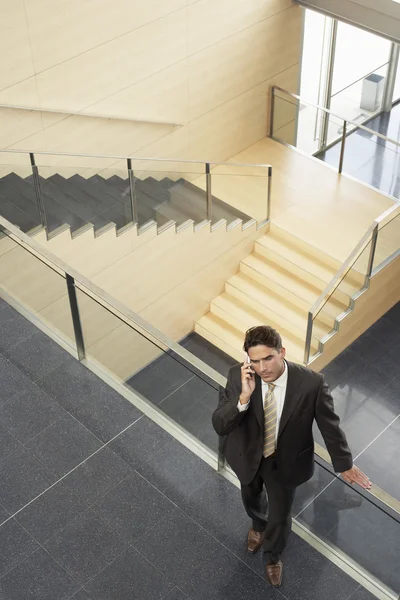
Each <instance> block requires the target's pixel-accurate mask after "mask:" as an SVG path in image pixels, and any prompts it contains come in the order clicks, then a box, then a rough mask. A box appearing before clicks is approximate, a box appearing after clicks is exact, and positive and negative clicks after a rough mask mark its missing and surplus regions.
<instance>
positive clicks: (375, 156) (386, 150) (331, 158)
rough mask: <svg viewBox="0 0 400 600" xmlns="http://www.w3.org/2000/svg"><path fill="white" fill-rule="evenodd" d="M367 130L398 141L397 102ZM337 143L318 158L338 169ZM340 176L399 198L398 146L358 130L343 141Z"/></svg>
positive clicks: (399, 166)
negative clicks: (344, 174)
mask: <svg viewBox="0 0 400 600" xmlns="http://www.w3.org/2000/svg"><path fill="white" fill-rule="evenodd" d="M365 125H366V127H368V128H370V129H372V130H373V131H377V132H378V133H381V134H383V135H385V136H387V137H389V138H391V139H394V140H400V103H397V104H395V105H394V107H393V108H392V110H391V111H390V113H383V114H381V115H378V116H377V117H374V118H372V119H370V120H369V121H368V122H367V123H365ZM339 155H340V143H337V144H335V145H334V146H332V147H331V148H329V149H328V150H326V151H325V152H321V153H320V154H318V155H317V156H318V158H320V159H321V160H323V161H324V162H327V163H328V164H330V165H332V166H334V167H336V168H337V167H338V165H339ZM343 173H346V174H347V175H351V176H353V177H355V178H356V179H359V180H360V181H363V182H364V183H368V184H369V185H372V186H373V187H375V188H377V189H378V190H381V191H382V192H385V193H387V194H390V195H391V196H394V197H395V198H398V199H400V147H399V146H396V145H394V144H392V143H390V142H385V141H384V140H382V139H381V138H379V137H377V136H376V135H373V134H369V133H367V132H366V131H363V130H360V129H358V130H357V131H355V132H354V133H351V134H350V135H349V136H348V137H347V138H346V144H345V153H344V161H343Z"/></svg>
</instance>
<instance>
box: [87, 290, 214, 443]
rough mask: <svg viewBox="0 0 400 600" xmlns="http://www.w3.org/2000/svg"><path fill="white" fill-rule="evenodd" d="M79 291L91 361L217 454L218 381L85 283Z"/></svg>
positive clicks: (89, 359)
mask: <svg viewBox="0 0 400 600" xmlns="http://www.w3.org/2000/svg"><path fill="white" fill-rule="evenodd" d="M77 296H78V305H79V311H80V318H81V323H82V330H83V338H84V344H85V354H86V359H87V360H88V361H89V363H91V364H93V365H95V366H97V367H99V368H101V370H102V371H103V372H105V373H107V374H108V375H109V376H110V377H111V378H112V379H114V380H116V381H117V382H118V383H120V384H122V385H123V386H124V387H125V388H126V389H127V390H130V391H134V392H135V393H136V394H138V395H139V396H141V397H142V399H143V401H144V402H146V403H147V404H149V405H150V406H151V407H152V408H154V409H155V410H157V411H158V412H159V413H161V414H162V415H163V416H166V417H168V419H169V420H171V421H172V422H173V423H175V424H178V425H179V426H180V427H181V428H182V430H183V431H186V432H188V433H189V434H191V436H193V438H195V439H196V440H198V441H200V442H202V443H203V444H204V445H205V446H206V447H207V448H208V449H210V450H212V451H213V452H215V453H216V452H217V446H218V440H217V436H216V434H215V432H214V430H213V428H212V424H211V415H212V412H213V410H214V409H215V408H216V406H217V404H218V390H219V387H218V384H216V383H214V382H213V381H211V380H209V379H208V378H207V377H206V376H204V375H202V374H201V373H200V372H199V371H197V370H196V369H195V368H194V367H193V366H191V365H190V364H189V363H187V362H186V361H185V360H184V359H182V358H180V357H179V356H177V355H176V354H175V353H174V352H172V351H171V350H169V348H168V347H167V346H165V345H163V344H162V343H161V342H159V341H156V340H155V339H153V338H152V337H151V336H150V334H149V333H147V332H145V331H144V330H141V329H140V328H139V327H137V326H134V325H133V324H130V323H129V322H128V321H127V319H123V318H121V317H119V316H117V314H115V313H112V312H110V311H109V310H108V308H107V305H106V304H102V303H100V301H98V300H97V299H95V298H94V297H93V296H92V295H91V294H90V293H89V292H88V291H85V290H84V289H83V288H82V287H81V286H79V289H78V290H77Z"/></svg>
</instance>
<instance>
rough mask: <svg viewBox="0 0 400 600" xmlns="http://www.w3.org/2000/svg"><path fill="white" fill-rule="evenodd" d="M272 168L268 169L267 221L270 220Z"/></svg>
mask: <svg viewBox="0 0 400 600" xmlns="http://www.w3.org/2000/svg"><path fill="white" fill-rule="evenodd" d="M271 188H272V167H268V191H267V221H270V220H271Z"/></svg>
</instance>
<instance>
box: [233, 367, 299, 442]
mask: <svg viewBox="0 0 400 600" xmlns="http://www.w3.org/2000/svg"><path fill="white" fill-rule="evenodd" d="M284 365H285V370H284V371H283V373H282V375H281V376H280V377H278V379H275V381H271V382H270V383H273V384H274V385H275V388H274V396H275V402H276V431H275V446H276V443H277V440H278V432H279V425H280V422H281V417H282V410H283V403H284V402H285V396H286V388H287V380H288V369H287V364H286V361H284ZM267 393H268V383H265V382H264V381H263V380H262V379H261V395H262V401H263V405H264V398H265V396H266V394H267ZM249 405H250V400H249V401H248V403H247V404H241V403H240V400H239V402H238V404H237V407H238V411H239V412H244V411H245V410H247V409H248V408H249Z"/></svg>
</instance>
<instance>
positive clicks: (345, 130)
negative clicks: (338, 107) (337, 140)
mask: <svg viewBox="0 0 400 600" xmlns="http://www.w3.org/2000/svg"><path fill="white" fill-rule="evenodd" d="M346 133H347V121H343V131H342V142H341V144H340V157H339V171H338V172H339V173H341V172H342V170H343V159H344V147H345V144H346Z"/></svg>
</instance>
